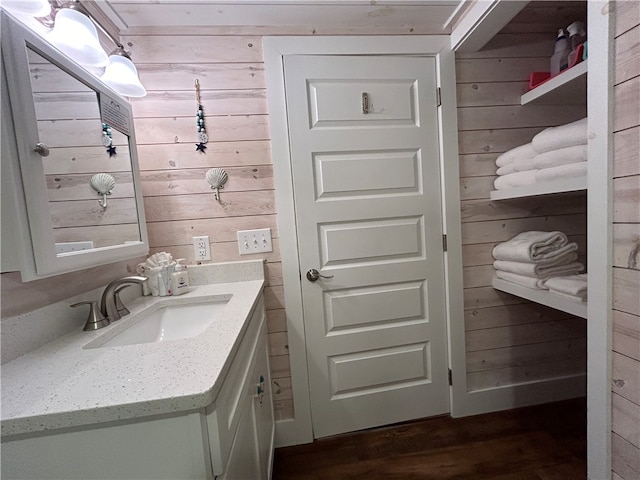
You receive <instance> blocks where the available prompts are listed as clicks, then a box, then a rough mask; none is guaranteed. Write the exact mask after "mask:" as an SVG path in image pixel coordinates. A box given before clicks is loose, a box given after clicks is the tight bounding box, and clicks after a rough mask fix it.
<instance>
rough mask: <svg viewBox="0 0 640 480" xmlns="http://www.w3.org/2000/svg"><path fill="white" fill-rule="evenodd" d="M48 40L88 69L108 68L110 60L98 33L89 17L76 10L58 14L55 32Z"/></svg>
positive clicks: (68, 9)
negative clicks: (101, 44)
mask: <svg viewBox="0 0 640 480" xmlns="http://www.w3.org/2000/svg"><path fill="white" fill-rule="evenodd" d="M46 38H47V39H48V40H49V41H50V42H51V43H52V44H53V46H54V47H56V48H57V49H58V50H60V51H61V52H62V53H65V54H66V55H68V56H69V57H71V58H73V59H74V60H75V61H77V62H78V63H80V64H82V65H85V66H88V67H106V66H107V65H108V63H109V58H108V57H107V54H106V52H105V51H104V50H103V49H102V47H101V46H100V40H99V39H98V31H97V30H96V27H95V25H94V24H93V22H92V21H91V19H90V18H89V17H87V16H86V15H84V14H83V13H82V12H80V11H79V10H78V9H76V8H69V7H63V8H61V9H60V10H58V11H57V12H56V16H55V24H54V26H53V31H51V33H49V35H47V36H46Z"/></svg>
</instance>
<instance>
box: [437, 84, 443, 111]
mask: <svg viewBox="0 0 640 480" xmlns="http://www.w3.org/2000/svg"><path fill="white" fill-rule="evenodd" d="M436 101H437V102H438V105H437V106H438V107H439V106H441V105H442V89H441V88H440V87H438V88H436Z"/></svg>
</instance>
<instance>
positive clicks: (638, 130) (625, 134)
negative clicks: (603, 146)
mask: <svg viewBox="0 0 640 480" xmlns="http://www.w3.org/2000/svg"><path fill="white" fill-rule="evenodd" d="M613 139H614V140H613V145H614V149H615V155H614V159H615V162H614V167H613V168H614V177H624V176H629V175H640V162H638V152H639V151H640V127H633V128H630V129H628V130H623V131H622V132H617V133H615V134H614V136H613Z"/></svg>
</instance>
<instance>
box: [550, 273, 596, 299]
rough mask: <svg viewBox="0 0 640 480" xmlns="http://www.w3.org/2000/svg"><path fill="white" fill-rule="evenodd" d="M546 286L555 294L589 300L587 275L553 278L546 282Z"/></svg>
mask: <svg viewBox="0 0 640 480" xmlns="http://www.w3.org/2000/svg"><path fill="white" fill-rule="evenodd" d="M545 286H546V287H547V288H548V289H549V290H552V291H554V292H558V293H562V294H565V295H571V296H574V297H580V298H582V299H586V298H587V274H586V273H582V274H580V275H568V276H563V277H553V278H550V279H548V280H547V281H546V282H545Z"/></svg>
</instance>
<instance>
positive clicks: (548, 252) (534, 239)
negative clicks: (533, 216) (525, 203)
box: [492, 231, 578, 265]
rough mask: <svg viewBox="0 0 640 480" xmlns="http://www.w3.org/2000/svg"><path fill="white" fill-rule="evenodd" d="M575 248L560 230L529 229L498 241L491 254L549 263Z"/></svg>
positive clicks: (516, 259)
mask: <svg viewBox="0 0 640 480" xmlns="http://www.w3.org/2000/svg"><path fill="white" fill-rule="evenodd" d="M577 249H578V244H577V243H575V242H571V243H569V240H568V239H567V236H566V235H565V234H564V233H562V232H557V231H555V232H539V231H529V232H522V233H519V234H518V235H516V236H515V237H513V238H512V239H511V240H508V241H506V242H502V243H499V244H498V245H496V246H495V247H494V248H493V252H492V254H493V258H494V259H496V260H511V261H513V262H529V263H537V264H540V265H543V264H544V265H550V264H553V263H554V262H555V261H556V260H557V259H558V258H562V257H563V256H564V255H567V254H568V253H570V252H575V251H576V250H577Z"/></svg>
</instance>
